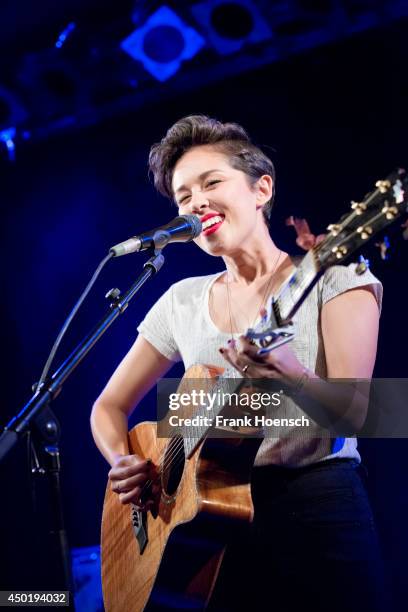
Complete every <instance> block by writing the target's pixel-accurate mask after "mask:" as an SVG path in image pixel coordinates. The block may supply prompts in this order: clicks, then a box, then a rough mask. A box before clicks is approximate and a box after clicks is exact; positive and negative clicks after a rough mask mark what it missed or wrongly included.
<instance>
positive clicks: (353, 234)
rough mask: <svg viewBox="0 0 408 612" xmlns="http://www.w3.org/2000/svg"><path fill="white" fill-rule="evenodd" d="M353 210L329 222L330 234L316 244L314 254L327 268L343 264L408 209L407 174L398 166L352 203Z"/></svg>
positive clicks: (321, 264) (322, 265)
mask: <svg viewBox="0 0 408 612" xmlns="http://www.w3.org/2000/svg"><path fill="white" fill-rule="evenodd" d="M351 209H352V210H351V212H350V213H348V214H346V215H344V216H343V217H342V218H341V219H340V221H339V222H338V223H333V224H331V225H329V227H328V228H327V229H328V232H329V233H328V235H327V236H326V238H325V239H324V240H323V241H322V242H320V244H319V245H318V246H317V247H315V249H314V252H315V256H316V257H317V258H318V261H319V264H320V266H321V267H322V268H323V269H324V268H327V267H329V266H331V265H333V264H336V263H342V261H343V260H345V259H346V258H347V257H348V256H349V255H351V253H353V252H354V251H355V250H357V249H358V248H359V247H361V246H363V245H364V243H366V242H368V241H369V240H370V239H371V238H372V237H373V236H375V235H376V234H378V232H380V231H381V230H382V229H383V228H384V227H386V226H387V225H389V224H391V223H393V222H394V221H395V219H397V218H398V217H400V216H401V215H403V214H404V213H405V212H408V176H407V173H406V172H405V170H403V169H400V168H399V169H398V170H395V171H394V172H392V173H391V174H390V175H389V176H387V178H386V179H384V180H379V181H377V182H376V184H375V189H374V190H373V191H371V192H370V193H369V194H367V195H366V196H365V198H364V199H363V200H362V201H361V202H352V203H351Z"/></svg>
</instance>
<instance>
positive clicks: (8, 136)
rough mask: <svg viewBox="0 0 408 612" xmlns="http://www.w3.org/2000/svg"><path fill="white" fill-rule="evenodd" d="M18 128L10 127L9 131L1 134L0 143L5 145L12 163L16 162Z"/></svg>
mask: <svg viewBox="0 0 408 612" xmlns="http://www.w3.org/2000/svg"><path fill="white" fill-rule="evenodd" d="M15 137H16V128H15V127H9V128H8V129H7V130H2V131H1V132H0V142H2V143H4V144H5V146H6V149H7V155H8V158H9V160H10V161H15V160H16V144H15V141H14V139H15Z"/></svg>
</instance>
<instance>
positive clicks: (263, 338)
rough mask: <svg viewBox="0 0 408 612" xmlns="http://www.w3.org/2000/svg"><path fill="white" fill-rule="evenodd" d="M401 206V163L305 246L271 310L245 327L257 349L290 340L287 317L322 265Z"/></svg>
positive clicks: (407, 196) (407, 206)
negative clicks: (252, 325)
mask: <svg viewBox="0 0 408 612" xmlns="http://www.w3.org/2000/svg"><path fill="white" fill-rule="evenodd" d="M406 212H408V176H407V174H406V172H405V170H402V169H398V170H395V171H394V172H392V173H391V174H390V175H389V176H387V178H386V179H384V180H381V181H377V182H376V184H375V189H374V190H373V191H372V192H370V193H369V194H367V195H366V196H365V198H364V199H363V200H362V201H361V202H352V203H351V212H350V213H346V214H345V215H343V217H342V218H341V219H340V221H339V222H338V223H334V224H332V225H329V227H328V230H329V233H328V234H327V236H326V237H325V238H324V239H323V240H322V241H321V242H319V244H318V245H317V246H314V247H313V248H312V249H310V250H309V251H308V253H307V255H306V256H305V257H304V258H303V260H302V262H301V264H300V265H299V266H298V267H297V268H296V270H295V271H294V272H293V274H292V275H291V276H290V277H289V279H288V281H287V282H286V283H285V285H284V287H283V288H282V289H281V290H280V292H279V294H278V296H277V297H276V298H274V299H273V300H272V303H271V309H270V314H269V315H268V316H267V317H265V318H264V319H262V320H261V321H260V323H258V325H257V326H256V327H255V328H254V329H249V330H248V331H247V333H246V335H247V337H248V338H250V339H251V340H252V341H253V342H254V344H255V345H257V346H258V348H259V353H266V352H269V351H271V350H273V349H274V348H277V347H278V346H280V345H282V344H285V343H286V342H289V341H290V340H292V338H293V336H294V328H293V324H292V317H293V315H294V314H295V313H296V311H297V310H298V309H299V308H300V306H301V304H302V303H303V301H304V300H305V299H306V297H307V296H308V295H309V293H310V291H311V290H312V288H313V286H314V284H315V283H316V282H317V280H318V279H319V277H320V275H321V274H322V273H323V272H324V270H325V269H326V268H328V267H329V266H332V265H334V264H338V263H343V261H344V260H346V259H347V258H348V257H349V255H351V254H352V253H353V252H354V251H356V250H357V249H358V248H360V247H361V246H362V245H364V244H365V243H366V242H368V241H369V240H370V239H371V238H372V237H373V236H375V235H376V234H378V232H380V231H381V230H382V229H383V228H384V227H386V226H387V225H390V224H391V223H393V222H394V221H395V220H396V219H398V217H400V216H401V215H403V214H404V213H406ZM359 266H360V267H361V272H364V269H366V268H367V265H366V263H365V262H364V260H363V261H362V262H361V263H360V264H359ZM364 266H365V267H364ZM357 272H358V270H357ZM361 272H360V273H361Z"/></svg>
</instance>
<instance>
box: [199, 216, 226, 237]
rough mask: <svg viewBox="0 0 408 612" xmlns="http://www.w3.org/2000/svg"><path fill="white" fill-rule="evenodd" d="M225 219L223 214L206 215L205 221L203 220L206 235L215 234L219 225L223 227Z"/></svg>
mask: <svg viewBox="0 0 408 612" xmlns="http://www.w3.org/2000/svg"><path fill="white" fill-rule="evenodd" d="M223 221H224V217H222V216H221V215H212V216H211V217H207V218H206V217H204V221H202V226H203V230H202V231H203V234H204V236H209V235H210V234H214V232H216V231H217V229H218V228H219V227H221V225H222V223H223Z"/></svg>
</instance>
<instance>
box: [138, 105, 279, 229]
mask: <svg viewBox="0 0 408 612" xmlns="http://www.w3.org/2000/svg"><path fill="white" fill-rule="evenodd" d="M200 145H211V146H213V147H214V148H215V149H217V150H218V151H220V152H221V153H224V154H225V155H226V156H227V157H228V159H229V163H230V164H231V166H232V168H235V169H236V170H241V171H242V172H244V173H245V174H246V175H247V176H248V177H249V180H250V184H251V185H253V184H254V183H255V182H256V181H257V180H258V179H259V178H260V177H261V176H263V175H264V174H269V175H270V176H271V177H272V179H273V193H272V197H271V199H270V200H269V201H268V202H266V204H265V205H264V207H263V211H262V212H263V215H264V218H265V221H266V223H268V221H269V218H270V215H271V210H272V204H273V200H274V197H275V168H274V165H273V163H272V161H271V160H270V159H269V157H267V155H265V153H263V151H261V149H260V148H259V147H257V146H255V145H254V144H253V143H252V142H251V140H250V138H249V136H248V134H247V132H246V131H245V130H244V128H243V127H242V126H240V125H239V124H238V123H221V121H218V120H217V119H212V118H211V117H207V116H206V115H189V116H188V117H183V118H182V119H180V120H179V121H177V123H175V124H174V125H172V126H171V128H170V129H169V130H168V131H167V134H166V136H165V137H164V138H163V139H162V140H161V141H160V142H158V143H156V144H154V145H153V146H152V148H151V149H150V155H149V171H150V172H151V173H152V174H153V179H154V184H155V187H156V189H157V190H158V191H159V192H160V193H161V194H162V195H164V196H167V197H168V198H170V199H172V198H173V190H172V186H171V183H172V178H173V171H174V167H175V165H176V163H177V161H178V160H179V159H180V157H181V156H182V155H183V154H184V153H185V152H186V151H188V150H189V149H191V148H193V147H196V146H200Z"/></svg>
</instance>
